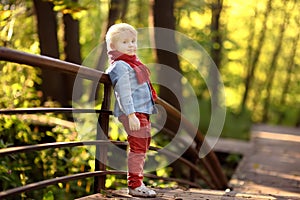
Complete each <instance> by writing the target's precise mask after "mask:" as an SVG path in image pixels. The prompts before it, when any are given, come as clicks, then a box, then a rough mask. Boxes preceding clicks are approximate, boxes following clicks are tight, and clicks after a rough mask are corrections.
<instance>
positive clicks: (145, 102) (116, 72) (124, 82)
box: [106, 60, 157, 117]
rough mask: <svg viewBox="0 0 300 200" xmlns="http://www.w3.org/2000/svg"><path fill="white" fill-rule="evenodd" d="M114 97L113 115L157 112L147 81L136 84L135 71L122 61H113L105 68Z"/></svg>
mask: <svg viewBox="0 0 300 200" xmlns="http://www.w3.org/2000/svg"><path fill="white" fill-rule="evenodd" d="M106 73H108V75H109V77H110V79H111V81H112V84H113V88H114V94H115V97H116V101H115V107H114V115H115V116H116V117H119V116H120V115H122V114H125V115H129V114H130V113H134V112H140V113H146V114H155V113H156V112H157V110H156V108H155V103H154V102H153V99H152V93H151V89H150V86H149V84H148V83H146V82H145V83H143V84H138V82H137V79H136V75H135V71H134V69H132V67H131V66H130V65H129V64H128V63H126V62H124V61H121V60H119V61H116V62H114V63H113V64H112V65H111V66H110V67H109V68H108V69H107V70H106Z"/></svg>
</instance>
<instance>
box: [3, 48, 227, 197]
mask: <svg viewBox="0 0 300 200" xmlns="http://www.w3.org/2000/svg"><path fill="white" fill-rule="evenodd" d="M0 60H2V61H9V62H15V63H19V64H26V65H29V66H33V67H38V68H46V69H50V70H54V71H56V72H59V73H68V74H72V75H74V76H80V77H81V78H84V79H89V80H92V81H97V82H98V84H103V85H104V94H103V101H102V105H101V109H100V110H95V109H93V108H91V109H75V108H26V109H25V108H19V109H13V110H9V109H1V110H0V114H6V115H14V114H33V113H49V112H55V113H63V112H66V113H74V112H77V113H98V115H99V117H98V123H99V125H100V127H99V126H97V127H99V128H98V129H97V134H96V137H95V140H93V141H81V142H55V143H46V144H36V145H29V146H21V147H8V148H3V149H0V157H3V156H7V155H11V154H17V153H20V152H22V153H26V152H29V151H40V150H44V149H49V148H61V147H75V146H85V145H95V146H96V157H95V171H93V172H84V173H79V174H73V175H68V176H64V177H55V178H53V179H48V180H43V181H40V182H37V183H31V184H27V185H25V186H21V187H17V188H13V189H9V190H6V191H1V192H0V199H2V198H4V197H8V196H14V195H18V194H20V193H23V192H26V191H31V190H35V189H38V188H42V187H46V186H49V185H54V184H57V183H60V182H68V181H71V180H75V179H83V178H87V177H94V193H97V192H99V191H100V190H102V189H105V180H106V175H107V174H126V172H125V171H116V170H107V169H106V168H107V167H106V156H107V148H106V146H107V144H108V143H113V144H115V145H127V143H126V142H118V141H110V140H108V131H109V115H111V114H112V112H111V111H110V110H109V109H110V103H111V90H112V88H111V82H110V79H109V77H108V75H107V74H105V73H103V72H101V71H98V70H95V69H91V68H87V67H84V66H81V65H76V64H73V63H69V62H65V61H61V60H58V59H54V58H50V57H47V56H40V55H34V54H29V53H24V52H21V51H17V50H12V49H8V48H4V47H0ZM156 103H157V104H160V105H161V106H163V107H164V108H165V110H166V112H167V114H168V116H169V117H170V119H171V120H172V121H173V122H174V123H179V122H182V124H183V128H184V129H185V130H186V131H187V132H188V133H196V137H195V139H194V140H195V142H196V143H197V144H198V146H199V145H200V146H201V145H203V146H204V147H206V148H209V149H210V147H209V146H208V144H206V143H205V140H204V136H203V135H202V134H201V133H200V132H199V131H198V130H197V128H195V127H194V126H193V125H192V124H191V123H190V122H189V121H188V120H187V119H186V118H185V117H184V116H183V115H182V114H181V113H180V112H179V111H178V110H177V109H175V108H174V107H172V106H171V105H170V104H168V103H167V102H165V101H164V100H163V99H161V98H158V100H157V101H156ZM163 131H164V132H166V133H168V134H170V135H171V136H174V135H175V133H173V132H172V131H170V130H168V129H167V128H165V127H164V128H163ZM150 150H153V151H157V150H159V148H157V147H150ZM187 151H189V153H190V154H192V155H193V157H194V158H195V160H192V161H191V160H187V159H185V158H183V157H181V158H179V159H178V160H179V161H180V162H182V163H183V164H185V165H186V166H187V167H189V168H190V169H191V170H192V171H193V172H194V173H195V175H196V176H197V177H200V178H201V179H202V180H203V181H204V182H205V183H206V184H207V185H208V186H209V187H210V188H212V189H224V188H227V179H226V176H225V175H224V173H223V171H222V169H221V166H220V163H219V161H218V159H217V157H216V155H215V154H214V152H213V151H209V153H208V154H207V156H206V157H204V158H200V157H199V149H196V148H195V147H192V146H190V147H189V148H188V149H187ZM163 153H165V154H166V155H168V156H170V157H172V156H174V157H177V155H174V153H172V152H169V151H163ZM197 160H199V161H200V162H201V164H202V165H203V167H204V169H206V171H207V174H208V177H207V176H205V175H203V173H202V171H201V170H200V169H199V166H198V165H197V164H195V163H197ZM145 176H146V177H147V176H148V177H151V178H159V179H164V180H167V181H168V180H169V181H177V182H178V183H182V184H187V185H190V186H192V187H201V186H200V185H199V184H197V183H195V182H191V181H187V180H180V179H174V178H165V177H157V176H155V175H153V174H145Z"/></svg>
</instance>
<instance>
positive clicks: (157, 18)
mask: <svg viewBox="0 0 300 200" xmlns="http://www.w3.org/2000/svg"><path fill="white" fill-rule="evenodd" d="M173 11H174V0H164V1H161V0H155V1H154V5H153V15H154V16H153V20H154V27H161V28H167V29H170V30H174V31H175V18H174V15H173ZM154 37H155V44H156V46H159V47H161V49H158V48H157V49H156V57H157V62H158V63H159V64H162V65H165V66H166V67H171V68H173V69H175V70H176V71H178V72H179V73H181V69H180V66H179V59H178V56H177V55H176V54H175V53H172V52H169V51H167V50H164V49H171V50H172V51H173V52H176V51H177V47H176V42H175V34H174V32H173V33H172V32H171V31H166V32H165V31H161V30H158V29H155V31H154ZM162 67H164V66H162ZM157 74H158V80H162V82H165V81H164V80H166V79H168V83H171V84H172V85H173V86H175V87H174V88H176V90H177V91H180V94H181V91H182V86H181V80H180V79H175V78H174V77H168V76H166V74H162V73H159V72H158V73H157ZM159 94H160V97H162V98H163V99H164V100H166V101H167V102H168V103H170V104H171V105H173V106H174V107H175V108H177V109H179V110H180V104H179V101H180V99H177V97H176V96H175V95H174V93H173V92H172V91H170V90H169V89H168V88H166V87H164V86H160V88H159Z"/></svg>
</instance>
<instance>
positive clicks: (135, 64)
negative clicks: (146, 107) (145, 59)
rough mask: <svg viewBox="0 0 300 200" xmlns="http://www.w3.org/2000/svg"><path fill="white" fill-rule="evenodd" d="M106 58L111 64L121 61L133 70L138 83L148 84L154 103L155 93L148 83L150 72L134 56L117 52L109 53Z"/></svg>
mask: <svg viewBox="0 0 300 200" xmlns="http://www.w3.org/2000/svg"><path fill="white" fill-rule="evenodd" d="M108 57H109V59H110V60H111V63H114V62H115V61H118V60H123V61H125V62H126V63H128V64H129V65H130V66H131V67H132V68H133V69H134V71H135V74H136V78H137V81H138V83H139V84H142V83H144V82H148V83H149V85H150V88H151V93H152V98H153V100H154V101H155V100H156V99H157V93H156V91H155V90H154V88H153V86H152V84H151V82H150V70H149V69H148V68H147V66H145V65H144V64H143V63H142V62H141V61H140V60H139V59H138V57H137V56H136V55H132V56H130V55H127V54H122V53H121V52H119V51H109V52H108Z"/></svg>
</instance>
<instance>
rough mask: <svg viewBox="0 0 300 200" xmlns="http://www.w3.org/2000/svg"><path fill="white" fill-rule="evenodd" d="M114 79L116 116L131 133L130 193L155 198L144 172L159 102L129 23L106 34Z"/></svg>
mask: <svg viewBox="0 0 300 200" xmlns="http://www.w3.org/2000/svg"><path fill="white" fill-rule="evenodd" d="M106 43H107V49H108V56H109V59H110V62H111V65H110V67H109V68H108V69H107V73H108V75H109V76H110V79H111V81H112V84H113V87H114V93H115V97H116V102H115V108H114V115H115V116H116V117H118V119H119V121H120V122H121V123H122V124H123V126H124V128H125V130H126V132H127V135H128V137H127V140H128V143H129V153H128V174H127V175H128V176H127V180H128V190H129V194H130V195H132V196H140V197H155V196H156V193H155V191H153V190H151V189H149V188H147V187H146V186H145V185H144V183H143V169H144V163H145V158H146V152H147V150H148V148H149V145H150V141H151V135H150V129H151V123H150V120H149V115H150V114H154V113H156V109H155V106H154V102H155V99H156V98H157V95H156V92H155V91H154V89H153V87H152V85H151V82H150V79H149V75H150V71H149V69H148V68H147V67H146V66H145V65H143V64H142V63H141V62H140V61H139V59H138V58H137V56H136V50H137V31H136V30H135V28H134V27H132V26H131V25H129V24H126V23H120V24H115V25H113V26H111V27H110V28H109V30H108V32H107V34H106Z"/></svg>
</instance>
